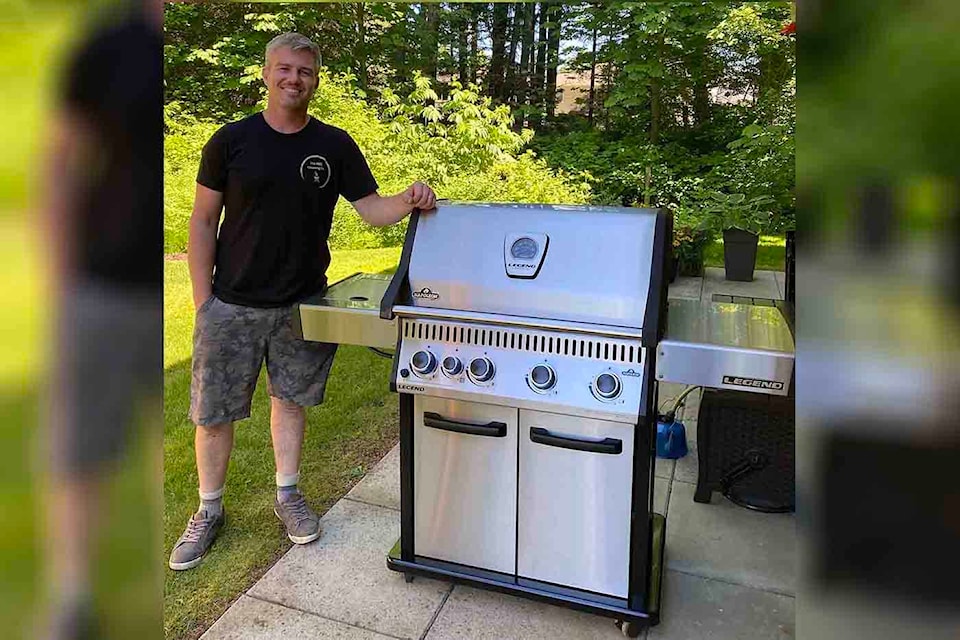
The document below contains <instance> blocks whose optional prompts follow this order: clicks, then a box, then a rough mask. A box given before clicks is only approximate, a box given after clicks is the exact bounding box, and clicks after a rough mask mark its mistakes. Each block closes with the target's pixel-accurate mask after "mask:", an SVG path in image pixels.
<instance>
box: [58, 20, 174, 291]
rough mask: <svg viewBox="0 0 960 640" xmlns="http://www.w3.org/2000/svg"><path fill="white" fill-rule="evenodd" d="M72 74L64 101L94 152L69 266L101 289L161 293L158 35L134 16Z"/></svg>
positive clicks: (87, 163)
mask: <svg viewBox="0 0 960 640" xmlns="http://www.w3.org/2000/svg"><path fill="white" fill-rule="evenodd" d="M66 72H67V75H66V77H65V82H64V90H63V91H64V93H63V94H62V96H61V99H62V102H63V104H64V106H66V107H67V108H68V109H69V110H70V111H71V112H73V113H74V114H76V115H78V116H79V117H80V118H81V120H82V121H83V123H84V124H85V125H86V126H88V127H90V129H91V133H92V136H93V145H94V147H95V148H94V149H92V150H90V153H89V155H88V156H87V157H86V158H85V159H84V163H83V165H82V166H81V170H82V174H80V175H78V176H74V177H73V178H75V179H76V183H75V184H76V187H77V191H76V192H75V193H74V196H73V204H74V205H75V206H74V209H73V211H72V215H73V216H74V220H75V224H74V229H75V231H76V233H75V235H74V236H73V237H72V238H71V241H72V242H74V243H75V245H74V247H75V257H76V262H75V263H74V264H73V265H71V266H72V267H73V268H74V269H76V271H77V273H78V274H79V275H80V276H85V277H90V278H93V279H96V280H99V281H102V282H108V283H111V284H119V285H123V286H135V287H137V288H150V289H157V288H159V287H160V285H161V283H162V282H163V84H162V83H163V35H162V33H161V31H160V28H159V27H157V26H154V25H151V24H148V23H147V22H146V21H145V19H144V18H143V17H142V16H139V15H133V16H129V17H128V18H127V19H126V20H124V21H122V22H119V23H116V24H113V25H111V26H109V27H107V28H105V29H102V30H100V31H98V32H97V33H96V34H95V35H94V36H93V37H92V38H91V39H90V40H89V41H87V42H86V43H85V44H84V45H83V46H82V47H81V48H80V49H79V50H78V51H77V52H76V54H75V55H74V56H73V58H72V60H71V61H70V64H69V65H68V67H67V69H66ZM51 178H52V179H71V177H69V176H51Z"/></svg>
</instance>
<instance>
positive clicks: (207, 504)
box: [198, 487, 223, 516]
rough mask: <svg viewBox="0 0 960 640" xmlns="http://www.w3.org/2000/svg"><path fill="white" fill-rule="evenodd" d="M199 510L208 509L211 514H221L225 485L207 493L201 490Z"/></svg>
mask: <svg viewBox="0 0 960 640" xmlns="http://www.w3.org/2000/svg"><path fill="white" fill-rule="evenodd" d="M198 511H206V512H207V515H210V516H219V515H220V514H221V513H223V487H220V488H219V489H217V490H215V491H209V492H206V493H204V492H203V491H201V492H200V508H199V509H198Z"/></svg>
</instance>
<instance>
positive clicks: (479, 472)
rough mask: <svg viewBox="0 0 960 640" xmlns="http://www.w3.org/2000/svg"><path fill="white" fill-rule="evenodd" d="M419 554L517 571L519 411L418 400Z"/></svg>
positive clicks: (416, 500)
mask: <svg viewBox="0 0 960 640" xmlns="http://www.w3.org/2000/svg"><path fill="white" fill-rule="evenodd" d="M414 467H415V470H414V483H413V487H414V496H415V497H414V503H415V505H414V509H415V515H414V531H415V533H414V535H415V538H414V549H415V553H416V554H417V555H418V556H426V557H429V558H434V559H437V560H446V561H448V562H456V563H459V564H464V565H469V566H471V567H477V568H480V569H487V570H490V571H499V572H502V573H507V574H511V575H513V574H514V573H515V572H516V529H517V409H516V408H511V407H501V406H495V405H488V404H480V403H475V402H463V401H457V400H444V399H441V398H432V397H428V396H419V395H418V396H416V397H415V399H414Z"/></svg>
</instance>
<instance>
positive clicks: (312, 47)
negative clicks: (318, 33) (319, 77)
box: [263, 31, 321, 70]
mask: <svg viewBox="0 0 960 640" xmlns="http://www.w3.org/2000/svg"><path fill="white" fill-rule="evenodd" d="M280 48H286V49H290V50H291V51H309V52H310V53H311V54H313V61H314V65H315V68H316V69H318V70H319V69H320V64H321V58H320V47H318V46H317V45H316V44H314V42H313V40H311V39H310V38H308V37H307V36H304V35H301V34H299V33H294V32H293V31H290V32H288V33H281V34H280V35H278V36H277V37H276V38H274V39H273V40H271V41H270V42H268V43H267V49H266V51H265V52H264V55H263V59H264V64H265V65H266V64H269V63H270V52H271V51H273V50H275V49H280Z"/></svg>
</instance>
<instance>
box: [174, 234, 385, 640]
mask: <svg viewBox="0 0 960 640" xmlns="http://www.w3.org/2000/svg"><path fill="white" fill-rule="evenodd" d="M399 255H400V248H399V247H396V248H392V249H372V250H363V251H338V252H334V254H333V263H332V265H331V267H330V270H329V271H328V276H329V278H330V281H331V282H334V281H336V280H338V279H340V278H342V277H344V276H347V275H350V274H351V273H354V272H356V271H364V272H371V273H376V272H386V271H390V270H392V269H394V268H395V266H396V263H397V261H398V259H399ZM193 316H194V312H193V305H192V302H191V296H190V281H189V275H188V271H187V263H186V262H185V261H167V262H166V263H165V269H164V318H165V335H164V362H165V364H164V366H165V368H166V371H165V376H164V415H165V425H164V465H165V467H164V498H165V505H164V554H167V553H169V550H170V548H171V546H172V545H173V543H174V542H175V541H176V539H177V537H178V536H179V535H180V533H181V532H182V529H183V526H184V525H185V524H186V521H187V518H188V517H189V515H190V513H192V512H193V510H194V509H196V506H197V502H198V498H197V478H196V469H195V466H194V457H193V429H194V427H193V426H192V425H191V424H190V422H189V421H188V419H187V409H188V406H189V396H190V350H191V340H192V337H191V336H192V331H193ZM389 371H390V361H389V360H387V359H385V358H381V357H378V356H377V355H375V354H373V353H371V352H370V351H369V350H367V349H364V348H360V347H341V348H340V351H339V353H338V354H337V358H336V360H335V361H334V367H333V372H332V374H331V377H330V381H329V384H328V386H327V397H326V402H325V403H324V404H323V405H322V406H320V407H314V408H312V409H310V410H308V413H307V421H308V427H307V436H306V441H305V443H304V452H303V463H302V466H301V486H302V487H303V491H304V493H305V494H306V495H307V497H308V498H309V499H310V501H311V503H312V504H313V506H314V508H316V509H317V510H318V511H319V512H320V513H323V512H325V511H326V510H327V509H329V508H330V507H331V506H332V505H333V504H334V503H335V502H336V501H337V500H338V499H339V498H340V497H341V496H343V494H345V493H346V492H347V491H348V490H349V489H350V488H351V487H352V486H353V485H354V484H355V483H356V482H357V481H358V480H359V479H360V478H362V477H363V475H364V474H365V473H366V472H367V470H368V469H369V468H370V466H371V465H373V464H374V463H376V462H377V461H378V460H379V459H380V458H381V457H382V456H383V455H384V454H385V453H386V452H387V451H388V450H389V449H390V448H391V447H392V446H393V445H394V444H395V443H396V441H397V438H398V435H399V430H398V424H397V399H396V395H395V394H392V393H390V391H389V387H388V375H389ZM273 490H274V463H273V452H272V449H271V446H270V425H269V400H268V397H267V394H266V386H265V380H264V379H263V376H262V374H261V380H260V384H259V385H258V387H257V392H256V395H255V397H254V404H253V410H252V415H251V417H250V419H248V420H244V421H242V422H240V423H238V424H237V426H236V439H235V450H234V455H233V458H232V460H231V462H230V470H229V474H228V478H227V492H226V495H225V498H224V505H225V508H226V511H227V526H226V527H225V528H224V530H223V532H222V533H221V535H220V538H219V539H218V540H217V542H216V543H215V545H214V546H213V548H212V549H211V551H210V554H209V555H208V557H207V558H206V559H205V560H204V562H203V564H201V565H200V566H199V567H197V568H196V569H193V570H191V571H184V572H173V571H169V570H167V571H166V580H165V584H164V591H165V593H164V632H165V636H166V637H167V638H194V637H197V636H199V634H200V633H201V632H202V631H203V630H204V629H206V628H207V627H208V626H209V625H210V624H211V623H213V621H214V620H215V619H216V618H217V617H218V616H219V615H220V614H221V613H222V612H223V611H224V610H225V609H226V607H227V606H229V604H230V603H231V602H233V600H235V599H236V598H237V597H238V596H239V595H240V594H241V593H243V591H245V590H246V589H248V588H249V587H250V586H251V585H252V584H253V583H254V582H255V581H256V580H257V579H258V578H259V577H260V576H261V575H263V573H264V572H265V571H266V570H267V569H268V568H269V567H270V566H271V565H272V564H273V562H274V561H276V559H277V558H279V557H280V555H281V554H282V553H283V552H284V551H286V550H287V549H288V548H289V547H290V546H291V544H290V542H288V540H287V538H286V536H285V535H284V534H283V531H282V528H281V525H280V523H279V521H278V520H277V519H276V517H275V516H274V514H273V506H272V505H273V503H272V501H273ZM386 551H387V550H386V549H384V553H386ZM163 562H164V564H165V563H166V555H164V557H163Z"/></svg>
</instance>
